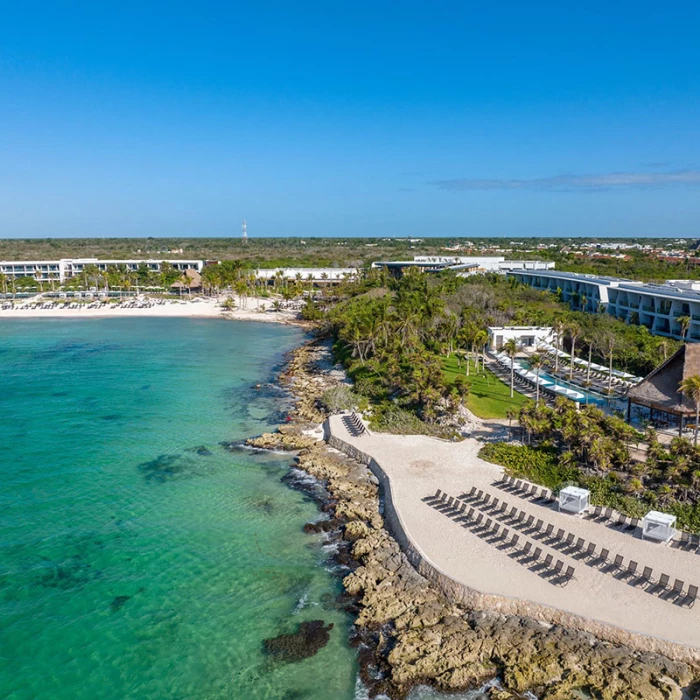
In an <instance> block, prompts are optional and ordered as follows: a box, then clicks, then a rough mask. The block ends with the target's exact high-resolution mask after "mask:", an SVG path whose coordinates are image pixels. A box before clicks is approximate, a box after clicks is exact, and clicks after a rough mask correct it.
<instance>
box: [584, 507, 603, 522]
mask: <svg viewBox="0 0 700 700" xmlns="http://www.w3.org/2000/svg"><path fill="white" fill-rule="evenodd" d="M602 512H603V506H596V507H595V508H594V509H593V512H592V513H589V514H588V515H587V516H586V517H587V518H591V519H592V520H597V519H598V518H599V517H600V514H601V513H602Z"/></svg>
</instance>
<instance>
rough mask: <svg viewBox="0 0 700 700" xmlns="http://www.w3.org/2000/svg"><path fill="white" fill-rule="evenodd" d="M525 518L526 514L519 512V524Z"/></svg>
mask: <svg viewBox="0 0 700 700" xmlns="http://www.w3.org/2000/svg"><path fill="white" fill-rule="evenodd" d="M526 517H527V514H526V513H525V511H524V510H521V511H520V512H519V513H518V520H519V521H520V522H521V523H523V522H525V518H526Z"/></svg>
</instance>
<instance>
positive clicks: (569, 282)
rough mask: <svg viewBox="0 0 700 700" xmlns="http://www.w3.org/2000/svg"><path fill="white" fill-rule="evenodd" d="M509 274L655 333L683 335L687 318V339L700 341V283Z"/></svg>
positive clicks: (579, 307)
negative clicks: (661, 282) (685, 318)
mask: <svg viewBox="0 0 700 700" xmlns="http://www.w3.org/2000/svg"><path fill="white" fill-rule="evenodd" d="M508 276H509V277H513V278H515V279H517V280H518V281H520V282H522V283H523V284H527V285H529V286H531V287H534V288H535V289H541V290H546V291H550V292H553V293H555V294H557V295H558V296H559V298H560V299H561V300H562V301H565V302H568V303H569V304H570V306H571V308H572V309H575V310H579V311H587V312H589V313H599V312H604V313H608V314H610V315H611V316H615V317H616V318H619V319H621V320H623V321H627V322H628V323H634V324H639V325H643V326H646V327H647V328H648V329H649V330H650V331H651V332H652V333H654V334H655V335H665V336H668V337H671V338H678V339H681V338H683V326H682V324H681V322H680V321H679V320H678V319H679V318H682V317H687V318H689V319H690V323H689V326H688V329H687V331H686V336H685V337H686V340H692V341H700V282H696V281H694V280H668V281H667V282H666V283H665V284H647V283H645V282H635V281H633V280H626V279H621V278H618V277H602V276H596V275H583V274H578V273H575V272H554V271H553V270H547V271H528V270H514V271H512V272H508Z"/></svg>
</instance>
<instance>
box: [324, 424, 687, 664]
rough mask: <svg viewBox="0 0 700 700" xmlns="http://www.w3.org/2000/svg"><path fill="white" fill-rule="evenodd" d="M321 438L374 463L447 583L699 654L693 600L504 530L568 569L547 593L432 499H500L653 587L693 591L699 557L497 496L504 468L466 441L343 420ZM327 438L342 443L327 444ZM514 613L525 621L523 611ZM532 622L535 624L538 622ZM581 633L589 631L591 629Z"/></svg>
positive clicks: (546, 583) (519, 564)
mask: <svg viewBox="0 0 700 700" xmlns="http://www.w3.org/2000/svg"><path fill="white" fill-rule="evenodd" d="M328 437H329V439H330V442H331V444H334V446H336V447H338V446H339V445H341V444H342V443H344V445H345V446H350V448H351V449H350V450H349V451H350V452H352V449H353V448H354V449H355V450H359V451H361V452H362V453H364V455H367V456H369V457H371V458H373V459H374V461H375V463H376V465H378V466H379V468H380V470H381V472H383V476H384V478H386V479H388V481H389V484H390V496H389V497H390V500H391V507H393V509H394V512H395V514H396V516H397V519H398V521H399V527H400V529H401V530H403V536H404V537H405V539H407V540H408V541H409V542H410V544H411V546H412V547H413V548H414V549H415V550H417V551H418V553H419V555H420V558H421V559H422V560H424V561H426V562H428V564H429V565H430V567H431V568H432V569H435V570H437V571H438V572H439V573H440V574H441V575H443V576H445V577H447V578H448V579H450V580H451V581H453V582H456V583H457V584H461V585H462V586H464V587H466V588H467V589H470V590H471V591H477V592H478V593H481V594H487V596H497V597H499V598H501V599H511V600H513V601H516V600H517V601H525V602H527V603H534V604H536V605H535V606H533V609H534V608H537V609H542V606H545V607H546V608H549V609H552V608H553V609H556V610H557V611H564V612H565V613H570V614H572V615H573V616H577V617H580V618H584V619H587V620H591V621H597V622H599V623H604V624H603V625H602V626H601V627H609V626H613V627H614V628H617V629H620V630H624V631H626V632H628V633H632V635H627V636H628V637H631V638H635V637H636V636H637V635H644V636H646V637H651V638H656V639H658V640H664V642H672V643H673V644H676V645H683V646H684V647H691V649H690V650H689V653H690V654H691V655H692V656H696V651H698V650H700V601H699V602H698V603H696V604H695V605H694V606H693V607H684V606H681V605H678V604H675V603H674V602H672V600H669V599H663V598H662V597H660V596H659V595H658V594H656V593H653V592H651V591H650V590H645V587H642V586H639V585H633V581H632V580H624V579H621V578H616V577H615V576H614V575H613V574H612V573H610V572H606V571H605V570H603V569H602V568H600V567H598V566H594V565H592V564H589V563H586V561H585V560H583V559H581V558H577V557H576V556H575V554H574V553H572V554H571V555H569V554H568V553H567V552H568V550H566V549H562V548H559V547H551V546H548V541H547V540H542V539H537V538H535V537H533V536H532V535H530V534H528V533H527V531H525V532H523V531H522V530H519V529H514V528H511V529H510V532H511V534H519V535H520V546H521V547H522V545H523V543H524V542H525V541H527V540H531V541H532V543H533V546H537V547H541V548H542V550H543V556H544V555H546V554H547V553H551V554H552V555H553V558H554V561H555V562H556V560H557V559H561V560H562V561H563V563H564V568H566V566H574V567H575V577H574V578H573V579H572V580H571V581H569V582H568V584H567V585H565V586H561V585H554V584H553V583H552V582H550V579H548V578H545V577H543V576H541V575H540V573H539V572H538V571H537V570H536V569H534V568H530V566H528V565H527V563H526V562H524V561H523V560H522V559H520V558H516V557H515V556H513V552H511V551H509V550H508V549H506V548H500V547H499V546H498V544H497V543H494V542H493V541H489V539H488V538H485V537H483V536H480V535H479V533H478V530H475V529H474V528H470V527H464V524H463V523H462V522H460V521H459V520H458V519H457V518H455V517H450V515H449V513H446V512H441V510H439V509H438V508H436V507H435V501H434V500H432V499H430V497H431V496H433V495H434V494H435V493H436V491H437V489H441V490H442V491H444V492H446V493H447V495H448V496H454V497H457V496H461V495H462V494H465V493H468V492H469V491H470V489H471V488H472V486H476V487H477V488H478V489H483V491H484V493H485V494H489V495H491V497H492V498H493V497H494V496H495V497H497V498H499V499H501V500H505V501H507V502H508V504H509V508H510V506H517V507H518V509H519V510H523V511H525V513H526V514H531V515H533V516H534V517H535V518H536V519H542V520H543V521H544V523H545V524H549V523H551V524H552V525H553V526H554V531H555V532H556V531H557V529H558V528H562V529H563V530H564V531H565V532H567V533H569V532H570V533H573V534H574V535H575V536H576V537H577V538H578V537H582V538H584V539H585V540H586V543H588V542H594V543H596V544H597V545H598V549H597V551H598V552H600V550H601V547H602V548H606V549H609V550H610V559H613V558H614V557H615V555H617V554H621V555H623V556H624V561H625V566H626V565H627V562H628V561H629V560H630V559H631V560H634V561H637V562H638V563H639V569H638V570H637V574H639V573H641V571H642V569H643V568H644V567H645V566H650V567H652V568H653V571H654V578H656V579H658V577H659V575H660V574H661V573H665V574H668V575H669V576H670V585H673V582H674V580H675V579H677V578H678V579H681V580H683V581H684V582H685V588H686V589H687V587H688V584H694V585H700V555H698V554H695V553H694V552H690V551H683V550H679V549H675V548H671V547H670V546H668V545H662V544H656V543H653V542H649V541H643V540H642V539H641V535H640V530H639V528H638V529H637V531H636V533H635V534H630V533H625V532H621V531H617V530H615V529H612V528H610V527H607V526H606V525H604V524H602V523H598V522H594V521H592V520H589V519H582V518H580V517H578V516H574V515H568V514H565V513H560V512H559V511H558V510H557V507H556V505H554V506H545V505H540V504H538V503H537V502H533V501H531V500H529V499H527V498H523V497H521V496H518V495H517V494H516V493H510V492H508V491H506V490H503V489H502V488H499V486H497V485H496V484H495V482H496V481H498V480H499V479H500V478H501V476H502V474H503V469H502V468H501V467H499V466H497V465H494V464H491V463H489V462H485V461H484V460H482V459H479V457H478V456H477V455H478V452H479V449H480V448H481V447H482V445H483V443H480V442H478V441H477V440H474V439H471V438H468V439H465V440H464V441H462V442H447V441H444V440H439V439H436V438H431V437H426V436H422V435H388V434H377V433H372V434H371V435H370V434H369V433H364V434H362V435H361V436H357V435H356V434H355V431H353V432H352V434H351V432H350V429H349V428H348V426H347V423H346V422H345V421H343V417H342V416H340V415H335V416H331V418H330V419H329V436H328ZM333 438H337V439H338V440H339V441H342V443H341V442H338V440H336V441H335V442H334V441H333ZM341 449H342V448H341ZM375 469H376V466H375ZM380 478H381V477H380ZM385 491H386V489H385ZM385 496H386V494H385ZM426 499H427V500H426ZM388 509H389V504H387V510H388ZM487 510H488V509H487ZM477 512H478V509H477ZM487 515H488V513H487ZM395 519H396V518H395ZM495 522H498V520H496V521H495ZM506 527H508V525H507V524H506ZM393 529H396V528H395V526H394V528H393ZM395 534H396V533H395ZM496 607H497V608H498V609H501V610H502V611H504V612H506V611H507V609H508V605H507V604H506V605H500V606H496ZM523 607H524V608H525V610H523ZM518 611H519V612H524V613H525V614H527V605H526V606H521V607H520V608H518ZM533 616H535V617H537V616H536V615H533ZM539 617H540V619H542V615H539ZM552 621H557V617H556V615H553V616H552ZM587 629H588V631H593V632H595V631H596V629H595V625H589V626H588V627H587ZM641 646H642V648H643V647H644V645H643V644H642V645H641ZM652 646H653V645H652ZM698 656H700V655H698Z"/></svg>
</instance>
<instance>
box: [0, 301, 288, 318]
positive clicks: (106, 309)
mask: <svg viewBox="0 0 700 700" xmlns="http://www.w3.org/2000/svg"><path fill="white" fill-rule="evenodd" d="M226 298H227V297H221V298H220V299H212V298H204V299H192V300H190V299H183V300H176V301H171V300H168V301H167V302H166V303H165V304H155V305H153V306H150V307H147V308H123V307H120V308H117V307H115V306H112V305H104V306H103V307H101V308H93V309H89V308H86V307H85V306H83V307H79V308H76V309H68V308H63V307H57V308H54V309H30V308H15V309H13V310H10V309H2V308H0V322H1V321H2V320H3V319H13V318H124V317H128V318H148V317H151V318H225V319H231V320H236V321H260V322H263V323H266V322H267V323H296V322H298V320H299V314H298V313H297V312H294V311H287V310H283V311H272V310H270V309H269V308H268V309H267V310H265V311H260V310H258V309H257V306H256V303H255V300H252V301H251V300H250V299H248V303H247V306H245V307H244V306H243V304H242V302H241V299H240V298H236V297H235V296H234V297H233V300H234V302H235V304H236V308H235V309H232V310H229V309H224V308H223V307H222V306H221V302H223V301H224V300H225V299H226ZM266 306H268V307H269V306H270V302H269V300H266Z"/></svg>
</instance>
